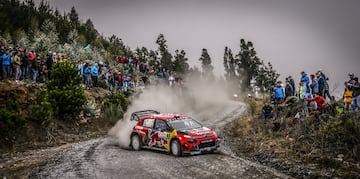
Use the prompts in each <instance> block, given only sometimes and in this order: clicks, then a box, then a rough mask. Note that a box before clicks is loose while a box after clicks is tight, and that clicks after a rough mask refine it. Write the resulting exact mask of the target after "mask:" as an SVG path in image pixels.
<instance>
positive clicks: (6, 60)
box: [2, 49, 11, 80]
mask: <svg viewBox="0 0 360 179" xmlns="http://www.w3.org/2000/svg"><path fill="white" fill-rule="evenodd" d="M10 63H11V57H10V55H9V49H6V50H5V53H4V54H3V55H2V72H3V73H2V79H3V80H5V79H7V78H9V76H10V70H11V66H10Z"/></svg>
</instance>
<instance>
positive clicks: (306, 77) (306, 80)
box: [300, 71, 310, 93]
mask: <svg viewBox="0 0 360 179" xmlns="http://www.w3.org/2000/svg"><path fill="white" fill-rule="evenodd" d="M301 81H304V83H305V85H306V90H307V91H306V92H308V93H310V77H309V75H308V74H306V73H305V72H304V71H302V72H301V78H300V82H301Z"/></svg>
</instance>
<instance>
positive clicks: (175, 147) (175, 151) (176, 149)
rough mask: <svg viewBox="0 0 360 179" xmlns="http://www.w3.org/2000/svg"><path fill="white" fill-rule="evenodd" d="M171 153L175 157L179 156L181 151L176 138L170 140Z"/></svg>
mask: <svg viewBox="0 0 360 179" xmlns="http://www.w3.org/2000/svg"><path fill="white" fill-rule="evenodd" d="M171 153H172V154H173V155H174V156H177V157H179V156H181V154H182V152H181V148H180V143H179V141H178V140H173V141H171Z"/></svg>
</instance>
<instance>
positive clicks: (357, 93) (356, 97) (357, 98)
mask: <svg viewBox="0 0 360 179" xmlns="http://www.w3.org/2000/svg"><path fill="white" fill-rule="evenodd" d="M353 81H354V82H353V85H352V90H353V95H352V96H353V98H352V100H353V110H354V111H355V110H360V83H359V78H358V77H354V80H353Z"/></svg>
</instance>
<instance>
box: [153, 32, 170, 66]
mask: <svg viewBox="0 0 360 179" xmlns="http://www.w3.org/2000/svg"><path fill="white" fill-rule="evenodd" d="M156 44H158V45H159V48H158V51H159V52H160V53H159V54H160V65H161V67H163V68H165V69H167V70H173V69H172V55H171V54H170V52H169V51H168V47H167V45H166V40H165V37H164V35H163V34H160V35H159V36H158V38H157V39H156Z"/></svg>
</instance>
